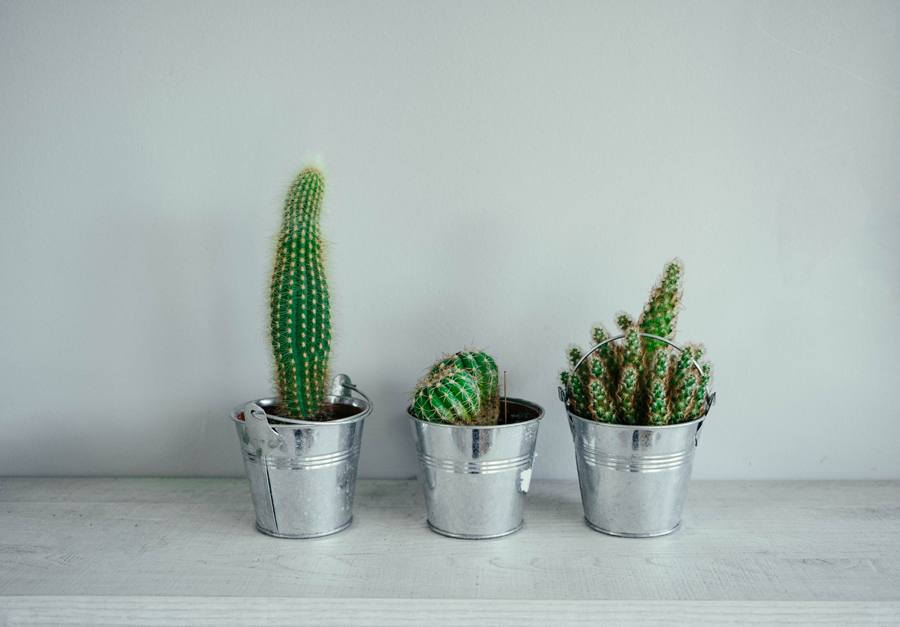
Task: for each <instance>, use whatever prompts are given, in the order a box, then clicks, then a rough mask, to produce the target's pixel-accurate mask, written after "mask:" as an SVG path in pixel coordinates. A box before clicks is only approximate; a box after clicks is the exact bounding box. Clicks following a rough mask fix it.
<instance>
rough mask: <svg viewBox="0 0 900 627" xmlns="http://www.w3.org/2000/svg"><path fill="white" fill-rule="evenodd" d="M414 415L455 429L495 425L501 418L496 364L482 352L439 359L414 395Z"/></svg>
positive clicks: (419, 384) (461, 353)
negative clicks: (463, 426) (456, 426)
mask: <svg viewBox="0 0 900 627" xmlns="http://www.w3.org/2000/svg"><path fill="white" fill-rule="evenodd" d="M412 410H413V414H415V415H416V417H418V418H421V419H422V420H427V421H429V422H438V423H446V424H456V425H481V426H487V425H496V424H497V422H498V421H499V418H500V377H499V374H498V372H497V362H495V361H494V358H493V357H491V356H490V355H488V354H487V353H485V352H483V351H460V352H458V353H456V354H453V355H449V356H447V357H444V358H443V359H440V360H439V361H438V362H437V363H435V364H434V365H433V366H432V367H431V368H429V370H428V374H427V375H425V377H424V378H423V379H422V380H421V381H419V383H418V384H417V385H416V389H415V391H414V392H413V402H412Z"/></svg>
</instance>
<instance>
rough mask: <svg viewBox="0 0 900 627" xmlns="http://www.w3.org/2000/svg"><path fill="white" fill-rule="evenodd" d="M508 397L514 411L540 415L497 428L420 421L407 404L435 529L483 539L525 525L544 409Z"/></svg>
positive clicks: (429, 524)
mask: <svg viewBox="0 0 900 627" xmlns="http://www.w3.org/2000/svg"><path fill="white" fill-rule="evenodd" d="M506 402H507V405H506V410H507V412H508V413H509V414H510V415H512V413H513V412H516V413H520V412H523V411H524V412H527V413H529V414H531V415H533V416H534V417H533V418H531V419H529V420H525V421H523V422H516V423H513V424H505V425H497V426H491V427H476V426H457V425H445V424H436V423H431V422H427V421H424V420H420V419H419V418H416V417H415V416H414V415H413V413H412V407H409V408H408V409H407V413H408V414H409V417H410V420H411V423H412V432H413V438H414V439H415V441H416V452H417V453H418V456H419V468H420V470H421V472H420V475H419V477H420V479H421V482H422V490H423V492H424V493H425V508H426V510H427V512H428V526H429V527H430V528H431V530H432V531H435V532H436V533H439V534H441V535H445V536H450V537H451V538H462V539H466V540H483V539H488V538H499V537H501V536H506V535H509V534H511V533H514V532H516V531H518V530H519V529H520V528H521V527H522V524H523V522H524V519H525V518H524V511H525V496H526V495H527V494H528V488H529V487H530V485H531V469H532V465H533V464H534V446H535V443H536V442H537V433H538V426H539V424H540V421H541V418H542V417H543V415H544V409H543V408H542V407H541V406H540V405H537V404H535V403H530V402H528V401H524V400H521V399H517V398H510V399H507V401H506ZM503 410H504V406H503V401H501V412H503ZM501 415H502V414H501Z"/></svg>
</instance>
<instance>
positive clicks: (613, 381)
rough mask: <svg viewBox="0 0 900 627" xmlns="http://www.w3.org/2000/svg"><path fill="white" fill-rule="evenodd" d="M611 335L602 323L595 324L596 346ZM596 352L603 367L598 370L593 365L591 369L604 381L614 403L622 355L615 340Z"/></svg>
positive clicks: (592, 331) (592, 335) (593, 335)
mask: <svg viewBox="0 0 900 627" xmlns="http://www.w3.org/2000/svg"><path fill="white" fill-rule="evenodd" d="M611 337H612V335H610V333H609V331H608V330H607V329H606V327H605V326H603V325H602V324H596V325H594V328H593V329H591V339H592V340H593V341H594V346H596V345H598V344H602V343H603V342H605V341H606V340H608V339H609V338H611ZM594 354H595V355H597V359H598V360H599V361H600V363H601V364H602V368H601V369H600V370H599V371H598V370H596V368H595V367H593V366H592V368H591V371H592V373H593V374H594V376H595V377H598V378H600V380H601V381H602V382H603V385H604V386H605V387H606V393H607V395H608V396H609V397H610V399H611V400H612V401H613V404H615V397H616V392H617V391H618V388H619V374H620V372H619V371H620V364H619V357H620V355H619V354H618V352H617V346H616V344H615V342H610V343H609V344H606V345H605V346H603V347H602V348H600V349H598V350H597V352H596V353H594Z"/></svg>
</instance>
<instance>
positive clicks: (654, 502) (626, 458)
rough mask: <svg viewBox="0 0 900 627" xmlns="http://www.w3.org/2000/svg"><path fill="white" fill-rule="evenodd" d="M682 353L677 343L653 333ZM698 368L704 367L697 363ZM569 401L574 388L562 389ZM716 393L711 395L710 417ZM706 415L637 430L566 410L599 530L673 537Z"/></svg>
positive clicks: (588, 513) (585, 500)
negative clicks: (570, 391)
mask: <svg viewBox="0 0 900 627" xmlns="http://www.w3.org/2000/svg"><path fill="white" fill-rule="evenodd" d="M641 336H643V337H648V338H652V339H657V340H661V341H663V342H665V343H666V344H669V345H670V346H672V347H674V348H676V349H677V350H679V351H680V350H682V349H681V347H680V346H678V345H677V344H675V343H674V342H670V341H669V340H666V339H665V338H661V337H659V336H656V335H650V334H648V333H641ZM622 337H624V336H623V335H620V336H617V337H614V338H610V339H609V340H606V341H605V342H602V343H601V344H598V345H597V346H595V347H594V348H592V349H591V350H590V351H588V352H587V353H586V354H585V355H584V357H583V358H582V359H581V361H579V362H578V363H577V364H576V365H575V368H573V369H572V372H575V370H577V369H578V367H579V366H580V365H581V364H582V363H584V361H585V360H586V359H587V358H588V357H589V356H590V355H591V354H592V353H593V352H594V351H596V350H597V349H599V348H601V347H602V346H604V345H606V344H607V343H609V342H613V341H615V340H618V339H621V338H622ZM691 361H692V363H693V365H694V367H695V368H697V369H698V370H699V369H700V365H699V364H697V362H696V361H694V360H691ZM559 392H560V399H561V400H562V401H563V402H564V403H565V402H566V400H567V399H568V397H569V391H568V389H563V388H560V389H559ZM715 398H716V395H715V394H714V393H713V394H707V398H706V402H707V409H706V413H709V408H710V407H711V406H712V405H713V404H714V403H715ZM706 413H704V415H703V416H701V417H700V418H698V419H697V420H693V421H691V422H685V423H681V424H674V425H663V426H658V427H653V426H636V425H619V424H608V423H603V422H596V421H594V420H587V419H585V418H582V417H581V416H578V415H576V414H573V413H572V412H571V411H569V408H568V405H567V407H566V414H567V415H568V418H569V427H570V428H571V430H572V439H573V440H574V442H575V461H576V463H577V466H578V483H579V485H580V487H581V503H582V505H583V506H584V519H585V521H586V522H587V524H588V525H589V526H590V527H591V528H592V529H595V530H597V531H601V532H603V533H607V534H609V535H614V536H625V537H629V538H650V537H654V536H662V535H666V534H669V533H672V532H673V531H675V530H676V529H678V527H679V525H680V524H681V514H682V511H683V509H684V502H685V500H686V499H687V493H688V487H689V486H690V481H691V470H692V468H693V465H694V451H695V449H696V447H697V445H698V443H699V439H700V429H701V427H702V426H703V420H704V418H705V417H706Z"/></svg>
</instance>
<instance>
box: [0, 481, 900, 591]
mask: <svg viewBox="0 0 900 627" xmlns="http://www.w3.org/2000/svg"><path fill="white" fill-rule="evenodd" d="M354 512H355V520H354V523H353V525H352V526H351V527H350V528H349V529H348V530H346V531H344V532H342V533H340V534H336V535H334V536H330V537H326V538H319V539H315V540H305V541H296V540H279V539H275V538H269V537H267V536H264V535H262V534H260V533H258V532H257V531H256V530H255V529H254V526H253V521H254V518H253V512H252V505H251V503H250V496H249V491H248V489H247V484H246V481H244V480H223V479H118V480H117V479H71V478H69V479H48V478H41V479H0V595H6V596H18V595H47V596H59V595H70V596H79V597H80V596H100V597H117V596H129V597H143V596H197V597H220V596H242V597H285V598H289V597H303V598H308V599H316V598H372V599H378V598H381V599H390V598H401V599H421V598H433V599H459V598H466V599H476V600H477V599H487V600H489V599H494V600H522V601H535V600H548V601H549V600H556V601H559V600H573V601H574V600H591V601H603V600H608V601H616V600H632V601H729V602H734V601H767V602H770V601H778V602H791V601H793V602H796V601H821V602H825V601H829V602H835V601H844V602H859V603H876V602H897V601H900V483H898V482H871V483H869V482H818V483H817V482H809V483H806V482H792V483H783V482H773V483H744V482H741V483H728V482H709V483H707V482H695V483H694V484H693V485H692V487H691V494H690V496H689V500H688V505H687V507H686V511H685V520H684V524H683V528H682V529H681V530H679V531H678V532H676V533H675V534H672V535H671V536H666V537H663V538H656V539H650V540H631V539H622V538H613V537H609V536H605V535H603V534H599V533H597V532H594V531H592V530H590V529H589V528H588V527H587V526H586V525H585V524H584V522H583V520H582V514H583V512H582V510H581V502H580V496H579V492H578V486H577V484H575V483H572V482H537V483H535V484H534V486H533V488H532V491H531V493H530V494H529V501H528V506H527V509H526V522H525V526H524V528H523V529H522V531H520V532H519V533H516V534H514V535H512V536H509V537H507V538H503V539H498V540H490V541H479V542H467V541H462V540H452V539H449V538H444V537H442V536H438V535H436V534H434V533H432V532H430V531H429V530H428V529H427V527H426V525H425V510H424V504H423V499H422V495H421V492H420V487H419V485H418V484H417V483H416V482H414V481H361V482H360V483H359V486H358V490H357V500H356V505H355V508H354Z"/></svg>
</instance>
